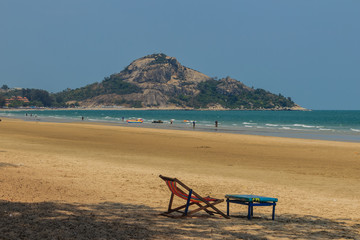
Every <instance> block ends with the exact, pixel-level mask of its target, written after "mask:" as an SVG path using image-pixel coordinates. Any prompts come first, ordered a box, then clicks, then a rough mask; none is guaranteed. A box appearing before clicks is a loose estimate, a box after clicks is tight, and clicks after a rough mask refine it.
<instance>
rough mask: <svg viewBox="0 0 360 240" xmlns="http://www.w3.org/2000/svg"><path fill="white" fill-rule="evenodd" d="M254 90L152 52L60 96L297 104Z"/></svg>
mask: <svg viewBox="0 0 360 240" xmlns="http://www.w3.org/2000/svg"><path fill="white" fill-rule="evenodd" d="M257 91H258V90H254V89H252V88H249V87H247V86H245V85H244V84H243V83H241V82H239V81H237V80H235V79H231V78H230V77H227V78H223V79H221V80H219V81H216V80H214V79H212V78H210V77H209V76H206V75H205V74H203V73H200V72H198V71H195V70H193V69H190V68H187V67H185V66H182V65H181V64H180V63H179V62H178V61H177V60H176V58H174V57H169V56H166V55H165V54H152V55H148V56H145V57H142V58H140V59H137V60H135V61H133V62H132V63H131V64H130V65H129V66H127V67H126V68H125V69H124V70H123V71H121V72H120V73H117V74H113V75H111V76H110V77H107V78H105V79H104V81H102V82H100V83H94V84H91V85H88V86H86V87H83V88H80V89H75V90H70V91H68V92H66V91H64V92H62V94H63V95H62V97H64V98H65V99H66V100H67V101H69V102H70V101H71V102H74V101H77V102H78V103H79V104H80V105H81V106H85V107H97V106H100V105H102V106H104V105H105V106H106V105H108V106H114V105H121V106H126V107H150V108H157V107H158V108H211V109H214V108H216V109H221V108H235V109H261V108H264V106H267V107H268V108H270V107H272V108H278V109H281V108H292V107H294V106H296V104H295V103H293V102H292V101H291V100H287V99H285V98H284V99H285V100H284V101H285V102H286V103H284V101H283V103H281V104H279V100H278V99H277V98H279V97H276V96H277V95H274V94H271V93H269V92H266V91H264V90H262V91H258V92H257ZM257 94H258V96H257ZM259 99H260V100H259Z"/></svg>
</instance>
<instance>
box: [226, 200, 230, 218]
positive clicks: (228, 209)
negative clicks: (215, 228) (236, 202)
mask: <svg viewBox="0 0 360 240" xmlns="http://www.w3.org/2000/svg"><path fill="white" fill-rule="evenodd" d="M226 205H227V210H226V215H227V216H229V214H230V202H229V199H226Z"/></svg>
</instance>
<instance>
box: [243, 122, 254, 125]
mask: <svg viewBox="0 0 360 240" xmlns="http://www.w3.org/2000/svg"><path fill="white" fill-rule="evenodd" d="M243 124H246V125H249V124H256V123H251V122H243Z"/></svg>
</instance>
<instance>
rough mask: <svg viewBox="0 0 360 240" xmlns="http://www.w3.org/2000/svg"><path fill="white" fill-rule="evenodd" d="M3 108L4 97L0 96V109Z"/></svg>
mask: <svg viewBox="0 0 360 240" xmlns="http://www.w3.org/2000/svg"><path fill="white" fill-rule="evenodd" d="M3 106H5V97H3V96H0V107H3Z"/></svg>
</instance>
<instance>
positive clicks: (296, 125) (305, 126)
mask: <svg viewBox="0 0 360 240" xmlns="http://www.w3.org/2000/svg"><path fill="white" fill-rule="evenodd" d="M293 126H294V127H303V128H315V126H311V125H305V124H294V125H293Z"/></svg>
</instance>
